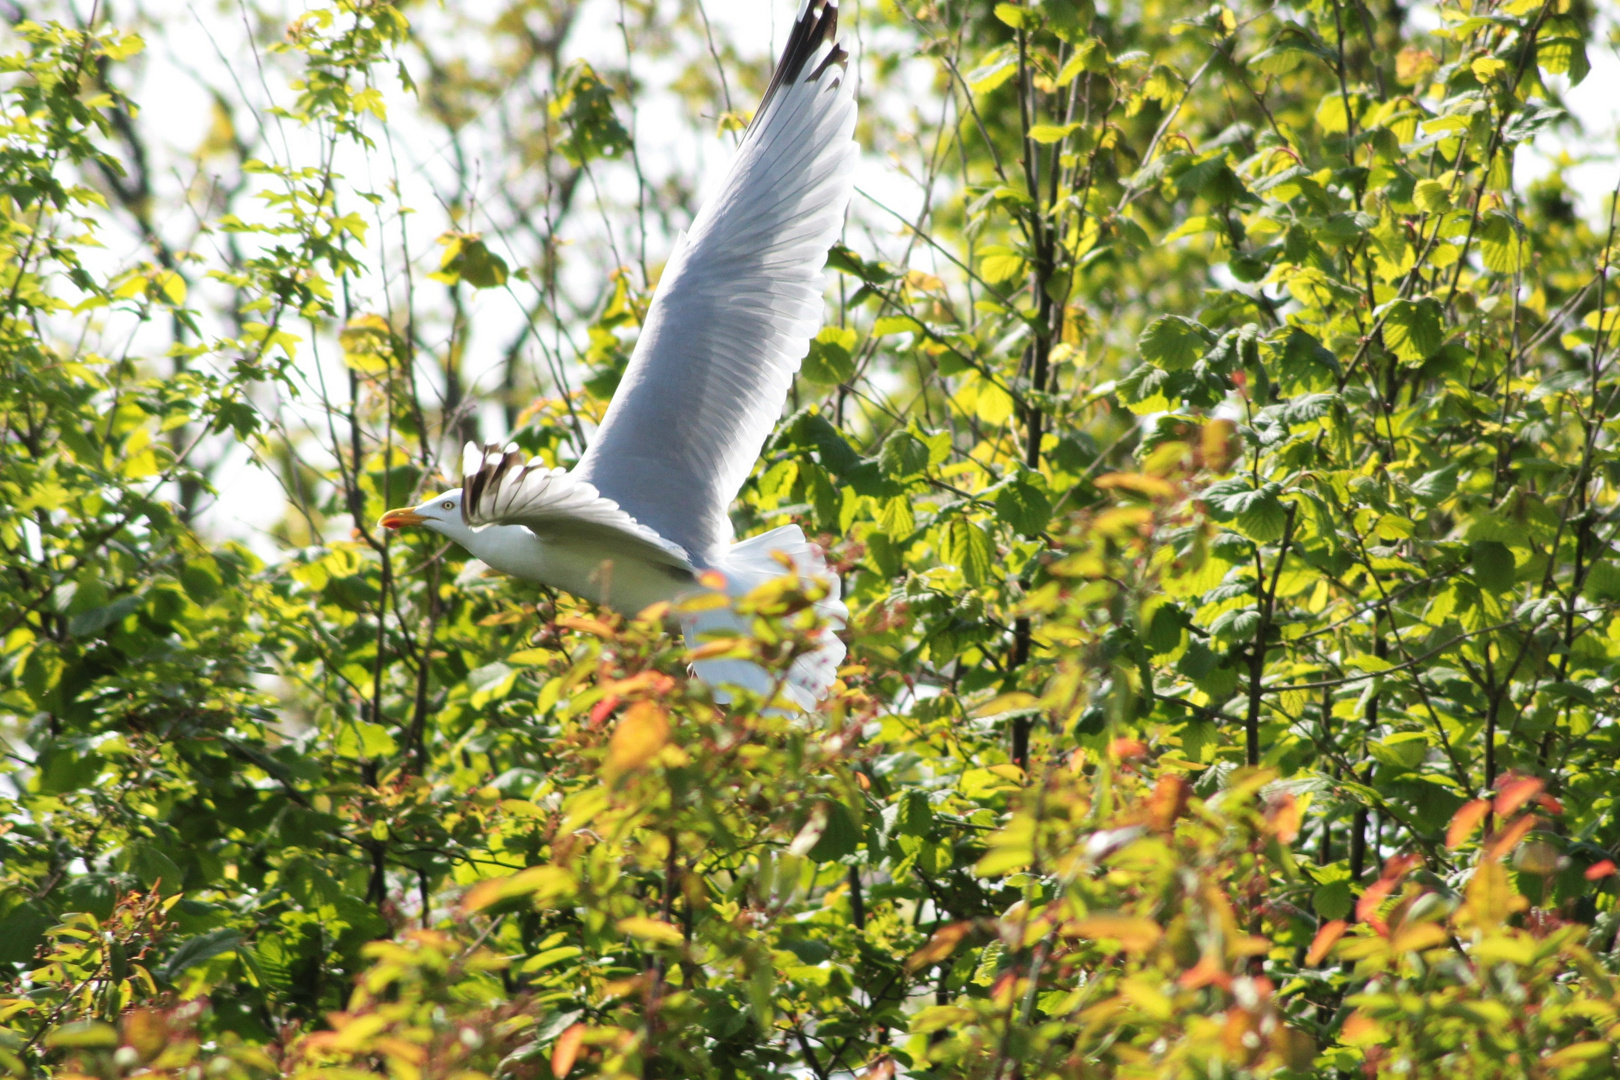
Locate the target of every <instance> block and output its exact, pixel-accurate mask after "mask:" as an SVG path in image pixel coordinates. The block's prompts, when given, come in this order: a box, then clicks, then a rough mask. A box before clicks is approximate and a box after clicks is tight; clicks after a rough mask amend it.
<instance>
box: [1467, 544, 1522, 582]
mask: <svg viewBox="0 0 1620 1080" xmlns="http://www.w3.org/2000/svg"><path fill="white" fill-rule="evenodd" d="M1468 561H1469V563H1470V564H1471V565H1472V566H1473V570H1474V582H1475V583H1476V584H1477V585H1479V587H1480V588H1481V589H1483V590H1484V591H1486V592H1488V593H1495V594H1497V595H1501V594H1503V593H1506V592H1510V591H1511V590H1512V589H1513V579H1514V558H1513V552H1512V551H1511V550H1509V549H1508V547H1507V545H1506V544H1502V543H1500V542H1498V541H1496V540H1475V541H1474V542H1473V543H1472V544H1470V545H1468Z"/></svg>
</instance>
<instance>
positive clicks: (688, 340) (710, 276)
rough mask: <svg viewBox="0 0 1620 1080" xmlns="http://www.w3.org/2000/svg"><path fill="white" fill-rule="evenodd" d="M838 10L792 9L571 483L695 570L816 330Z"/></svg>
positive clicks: (838, 168)
mask: <svg viewBox="0 0 1620 1080" xmlns="http://www.w3.org/2000/svg"><path fill="white" fill-rule="evenodd" d="M837 26H838V9H837V5H836V3H832V2H825V0H804V3H803V5H802V7H801V8H800V11H799V17H798V19H797V20H796V21H795V23H794V26H793V32H792V33H791V34H790V35H789V37H788V42H787V47H786V49H785V50H784V52H783V54H782V58H781V60H780V61H779V62H778V64H777V67H776V72H775V74H774V75H773V76H772V78H771V83H770V88H769V89H768V90H767V91H766V92H765V99H764V101H763V102H761V104H760V107H759V111H758V112H757V113H756V114H755V116H754V120H753V123H752V124H751V125H750V126H749V128H748V132H747V134H746V135H745V136H744V138H743V141H742V145H741V146H740V147H739V148H738V150H737V156H736V158H735V160H733V162H732V163H731V168H730V171H729V172H728V173H727V174H726V177H725V181H724V183H723V185H722V186H721V188H720V190H719V191H718V192H717V193H716V194H715V196H714V197H713V198H712V199H710V200H709V202H708V203H707V204H706V205H705V206H704V207H703V208H702V210H701V211H700V212H699V213H698V215H697V218H696V220H694V221H693V222H692V228H691V231H690V234H689V235H688V236H687V237H686V238H685V240H684V242H682V241H681V240H677V242H676V249H675V252H674V253H673V254H672V255H671V256H670V260H669V263H668V265H667V266H666V267H665V270H664V275H663V279H662V281H661V282H660V283H659V286H658V292H657V295H656V296H655V297H654V298H653V302H652V307H651V310H649V311H648V313H647V321H646V325H645V326H644V327H643V328H642V331H641V337H640V340H639V341H637V342H636V348H635V352H634V354H633V355H632V356H631V358H630V365H629V367H628V368H627V369H626V371H625V374H624V378H623V380H622V381H621V382H620V384H619V389H618V392H617V393H616V394H615V395H614V397H613V401H612V403H611V404H610V405H609V406H608V410H607V415H606V416H605V417H603V419H602V426H601V427H600V428H599V429H598V430H597V432H596V436H595V438H594V439H592V440H591V444H590V447H589V449H587V451H586V453H585V456H584V457H583V458H582V459H581V460H580V463H579V465H578V466H577V468H576V469H575V472H574V475H575V476H577V477H578V478H579V479H580V480H582V481H585V482H588V483H590V484H592V485H594V486H595V487H596V488H597V489H598V490H599V491H600V492H601V493H602V494H603V495H604V496H607V497H608V498H610V499H613V500H614V501H615V502H617V503H618V504H619V505H620V506H622V507H624V508H625V510H627V511H628V512H630V513H631V514H634V515H635V518H636V520H637V521H639V522H641V523H642V524H643V525H647V526H649V527H651V528H652V529H654V530H655V531H656V532H657V533H658V534H659V535H660V536H662V537H664V538H665V539H668V540H672V541H674V542H675V543H677V544H679V545H680V546H681V547H683V548H684V549H686V550H687V551H688V552H690V553H691V554H692V555H693V556H694V557H695V558H696V559H698V560H699V561H700V562H703V563H705V564H707V563H709V562H711V561H712V559H713V558H714V557H715V555H716V554H717V553H718V552H719V551H720V550H721V549H722V548H723V546H724V545H725V544H727V543H729V542H730V540H731V538H732V530H731V521H730V518H729V517H728V516H727V508H728V507H729V505H730V503H731V500H732V499H733V498H735V497H736V494H737V489H738V488H739V487H741V486H742V482H743V481H744V480H746V479H747V478H748V473H749V470H750V469H752V468H753V465H754V461H755V460H756V459H757V458H758V457H759V451H760V448H761V446H762V445H763V444H764V441H765V438H766V436H768V435H769V434H770V431H771V428H772V427H773V426H774V425H775V423H776V421H777V419H778V417H780V415H781V412H782V403H783V401H784V399H785V398H786V397H787V391H788V388H789V386H790V385H791V383H792V381H793V373H794V372H795V371H797V370H798V368H799V363H800V361H801V360H802V359H803V358H804V353H805V349H806V346H807V343H808V340H809V339H810V338H811V337H813V336H814V335H815V333H816V331H817V330H818V328H819V327H820V326H821V319H822V292H823V288H824V285H823V278H822V270H823V267H824V265H825V261H826V255H827V249H828V248H829V247H831V245H832V242H833V241H834V240H835V239H836V238H837V236H838V232H839V229H840V228H841V227H842V223H843V217H844V210H845V207H846V206H847V205H848V202H849V195H850V188H851V185H852V183H853V178H852V173H853V170H854V166H855V158H856V146H855V143H854V141H853V135H854V130H855V98H854V90H853V87H852V86H851V84H850V80H849V79H847V78H845V63H846V60H847V57H846V54H845V53H844V50H843V49H841V48H839V46H838V43H837V42H836V41H835V40H834V34H835V33H836V30H837Z"/></svg>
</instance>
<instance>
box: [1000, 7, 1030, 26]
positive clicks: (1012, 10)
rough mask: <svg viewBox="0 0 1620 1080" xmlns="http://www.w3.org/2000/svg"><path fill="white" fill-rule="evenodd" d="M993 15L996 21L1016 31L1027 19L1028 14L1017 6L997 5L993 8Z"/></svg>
mask: <svg viewBox="0 0 1620 1080" xmlns="http://www.w3.org/2000/svg"><path fill="white" fill-rule="evenodd" d="M995 13H996V18H997V19H999V20H1000V21H1002V22H1004V23H1006V24H1007V25H1008V26H1010V27H1012V28H1013V29H1014V30H1018V29H1020V28H1022V27H1023V25H1024V20H1025V19H1026V18H1028V14H1029V13H1028V12H1026V11H1025V10H1024V9H1023V8H1021V7H1019V6H1018V5H1017V4H997V5H996V7H995Z"/></svg>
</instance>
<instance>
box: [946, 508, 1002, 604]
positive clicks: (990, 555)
mask: <svg viewBox="0 0 1620 1080" xmlns="http://www.w3.org/2000/svg"><path fill="white" fill-rule="evenodd" d="M942 539H943V541H944V543H943V545H942V546H943V548H944V550H943V551H941V552H940V555H941V557H942V558H943V559H944V560H945V561H946V562H948V563H950V564H951V565H953V566H956V567H958V568H960V569H961V571H962V576H963V577H964V578H966V579H967V583H968V584H969V585H970V586H972V587H973V588H975V589H976V588H978V587H979V586H981V585H984V584H985V583H986V582H988V581H989V580H990V579H991V576H992V575H993V574H994V572H995V561H996V546H995V543H994V542H993V541H992V540H991V539H990V536H989V534H988V533H986V532H985V531H984V529H982V528H981V527H980V526H979V525H978V524H977V523H975V522H972V521H968V520H967V519H966V518H960V517H959V518H956V519H954V520H953V521H951V523H950V524H949V525H947V526H946V527H945V529H944V535H943V537H942Z"/></svg>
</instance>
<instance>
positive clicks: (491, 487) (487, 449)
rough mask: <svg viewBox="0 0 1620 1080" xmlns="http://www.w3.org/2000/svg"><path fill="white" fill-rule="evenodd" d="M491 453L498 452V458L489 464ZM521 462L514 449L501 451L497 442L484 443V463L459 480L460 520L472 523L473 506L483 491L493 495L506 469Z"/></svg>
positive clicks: (480, 497)
mask: <svg viewBox="0 0 1620 1080" xmlns="http://www.w3.org/2000/svg"><path fill="white" fill-rule="evenodd" d="M491 454H500V455H501V457H500V460H499V461H497V462H495V463H494V464H491V463H490V460H489V458H490V455H491ZM522 463H523V460H522V458H521V456H520V455H519V454H517V453H516V452H515V451H506V452H504V453H502V448H501V446H500V445H499V444H498V443H485V444H484V463H483V464H482V465H480V466H479V468H478V471H477V472H475V473H473V474H472V475H471V476H464V477H462V480H461V520H462V522H463V523H464V524H468V525H470V524H472V520H471V515H472V511H473V508H474V507H475V506H477V505H478V500H480V499H482V498H483V497H484V493H485V492H488V493H490V494H492V495H493V494H494V493H495V492H496V491H497V490H498V489H499V488H500V485H501V478H502V477H504V476H505V475H506V473H507V471H508V470H510V469H511V468H512V466H513V465H521V464H522Z"/></svg>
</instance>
